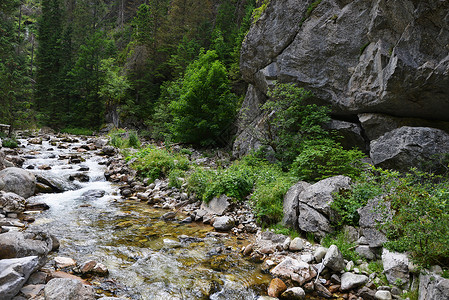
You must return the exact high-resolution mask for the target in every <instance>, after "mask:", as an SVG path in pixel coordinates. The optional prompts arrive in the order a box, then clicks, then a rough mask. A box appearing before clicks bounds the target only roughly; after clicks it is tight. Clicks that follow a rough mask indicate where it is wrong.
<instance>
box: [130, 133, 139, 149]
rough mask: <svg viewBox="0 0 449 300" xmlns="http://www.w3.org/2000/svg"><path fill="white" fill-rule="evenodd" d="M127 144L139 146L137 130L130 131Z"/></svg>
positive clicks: (134, 146) (133, 146)
mask: <svg viewBox="0 0 449 300" xmlns="http://www.w3.org/2000/svg"><path fill="white" fill-rule="evenodd" d="M128 146H129V147H132V148H136V149H138V148H139V147H140V140H139V136H138V135H137V132H135V131H131V132H130V133H129V136H128Z"/></svg>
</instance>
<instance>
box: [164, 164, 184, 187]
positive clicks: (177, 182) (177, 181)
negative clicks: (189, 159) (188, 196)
mask: <svg viewBox="0 0 449 300" xmlns="http://www.w3.org/2000/svg"><path fill="white" fill-rule="evenodd" d="M186 175H187V174H186V171H185V170H180V169H174V170H171V171H170V173H169V175H168V186H169V187H175V188H178V189H180V188H181V186H182V185H183V183H184V181H183V180H181V178H184V179H185V176H186Z"/></svg>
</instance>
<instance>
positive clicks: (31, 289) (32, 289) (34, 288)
mask: <svg viewBox="0 0 449 300" xmlns="http://www.w3.org/2000/svg"><path fill="white" fill-rule="evenodd" d="M44 288H45V284H28V285H26V286H24V287H23V288H21V289H20V293H21V294H23V295H24V296H25V297H26V299H36V297H37V295H38V294H39V293H40V292H41V291H42V290H43V289H44ZM14 300H16V299H15V298H14Z"/></svg>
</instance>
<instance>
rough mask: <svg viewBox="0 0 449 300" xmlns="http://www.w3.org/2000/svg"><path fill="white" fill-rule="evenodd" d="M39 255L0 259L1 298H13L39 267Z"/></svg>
mask: <svg viewBox="0 0 449 300" xmlns="http://www.w3.org/2000/svg"><path fill="white" fill-rule="evenodd" d="M38 263H39V259H38V257H37V256H28V257H21V258H12V259H2V260H0V299H5V300H7V299H11V298H12V297H14V296H15V295H16V294H17V293H18V292H19V291H20V289H21V288H22V286H23V284H24V283H25V282H26V281H27V280H28V277H29V276H30V274H31V273H33V272H34V271H35V270H36V269H37V267H38Z"/></svg>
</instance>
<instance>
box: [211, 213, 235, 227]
mask: <svg viewBox="0 0 449 300" xmlns="http://www.w3.org/2000/svg"><path fill="white" fill-rule="evenodd" d="M213 226H214V228H215V230H218V231H229V230H231V229H232V228H233V227H234V226H235V221H234V219H233V218H231V217H228V216H223V217H218V218H215V220H214V223H213Z"/></svg>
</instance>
